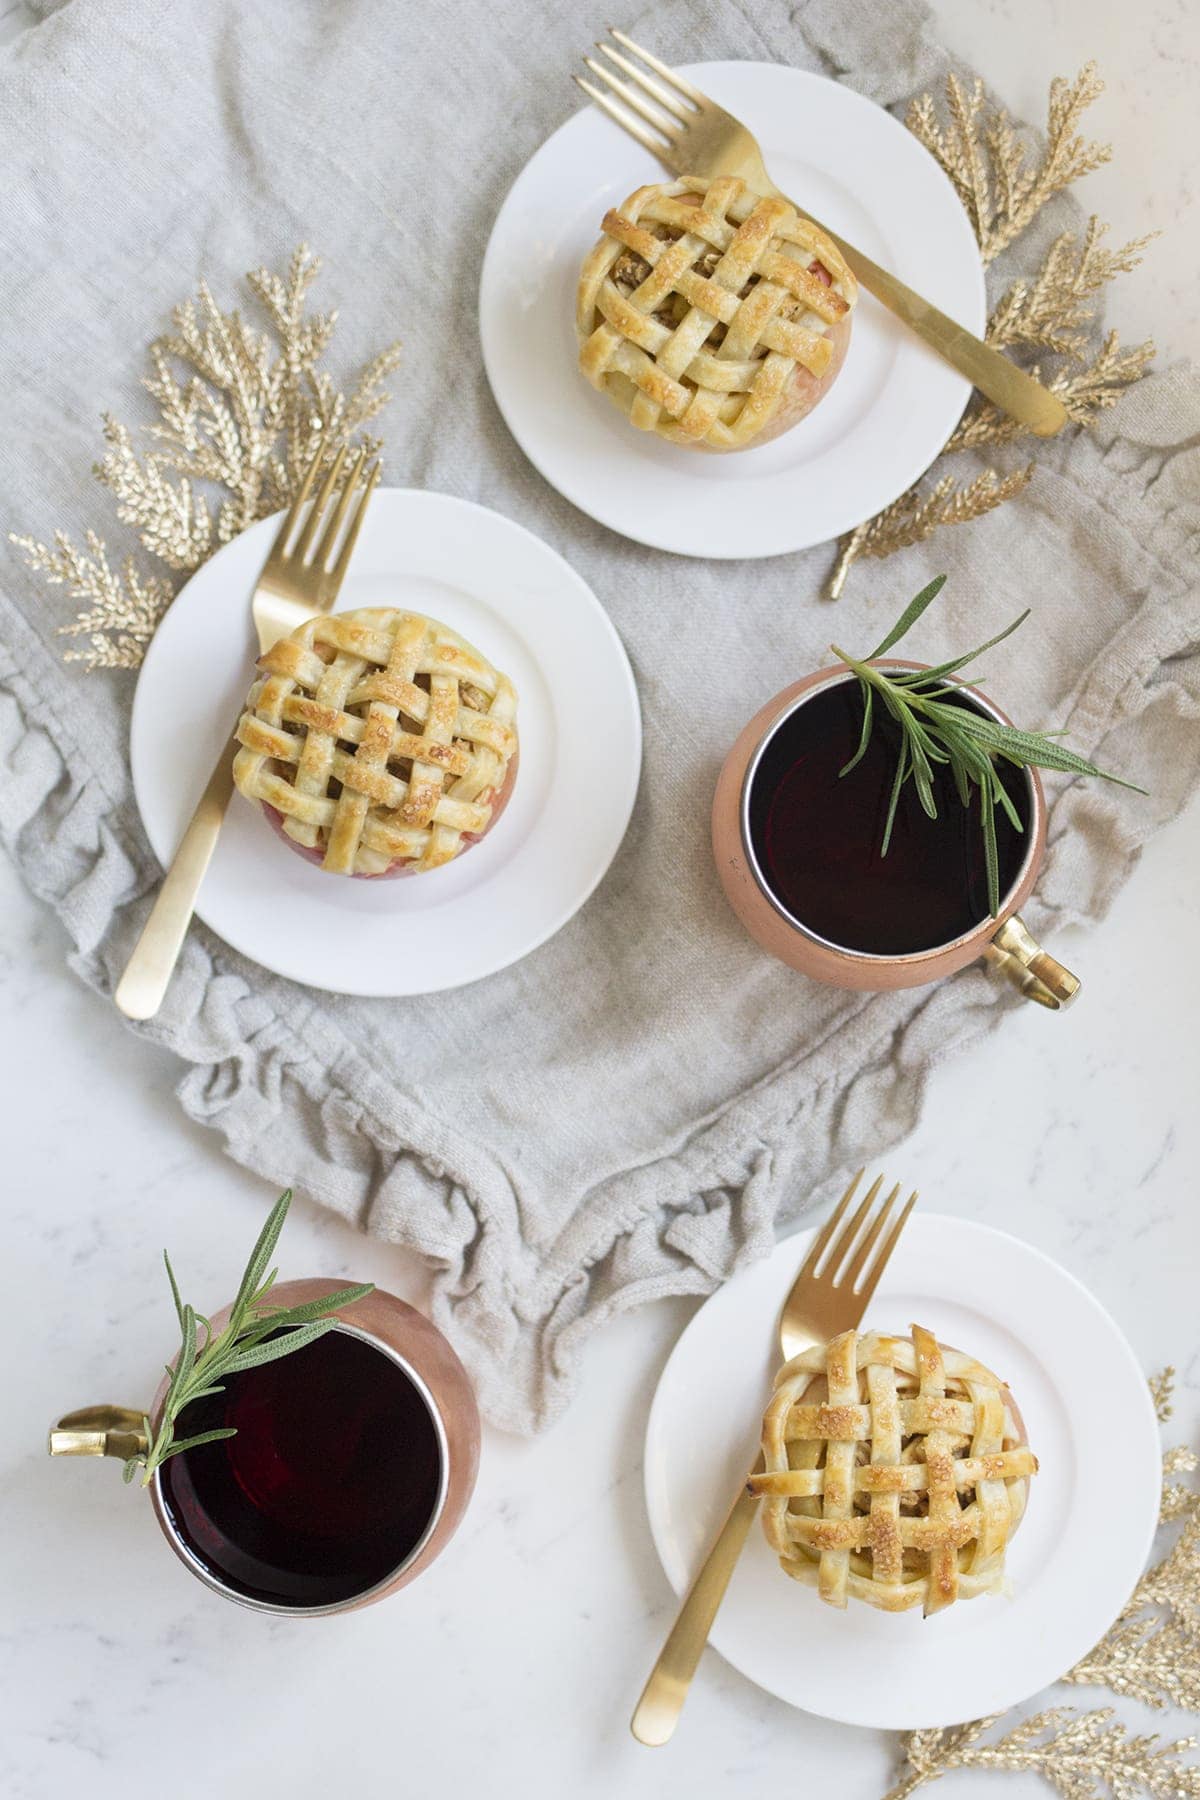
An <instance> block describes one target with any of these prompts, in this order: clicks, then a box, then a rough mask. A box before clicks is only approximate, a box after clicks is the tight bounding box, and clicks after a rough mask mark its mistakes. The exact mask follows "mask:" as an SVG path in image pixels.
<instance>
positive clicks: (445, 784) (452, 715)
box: [233, 607, 517, 875]
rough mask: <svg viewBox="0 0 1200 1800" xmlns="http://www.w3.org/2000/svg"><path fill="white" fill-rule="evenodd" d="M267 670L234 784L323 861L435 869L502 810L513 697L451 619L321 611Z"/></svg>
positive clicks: (339, 870) (250, 711) (244, 721)
mask: <svg viewBox="0 0 1200 1800" xmlns="http://www.w3.org/2000/svg"><path fill="white" fill-rule="evenodd" d="M258 667H259V671H260V673H259V679H258V680H257V681H256V682H255V683H254V686H253V687H252V688H251V690H250V694H249V697H248V699H247V702H246V709H245V711H244V713H243V714H242V718H241V721H240V723H239V725H238V732H237V736H238V743H239V746H240V748H239V750H238V753H237V755H236V757H235V758H234V765H233V775H234V781H235V782H236V784H237V786H238V788H239V790H240V791H241V792H242V793H243V794H245V795H246V796H247V798H248V799H251V800H258V801H261V802H262V803H263V805H265V806H267V807H268V808H270V809H271V811H272V813H274V814H275V815H277V816H278V818H279V820H280V822H281V829H282V830H283V832H284V833H285V835H286V836H287V837H289V838H290V839H291V840H292V841H293V842H294V843H295V844H297V845H298V846H300V847H301V848H302V849H304V850H306V851H308V852H311V853H313V854H314V856H319V858H320V860H321V864H322V867H323V868H325V869H328V870H330V871H331V872H332V873H334V874H340V875H381V874H385V873H393V872H395V871H396V870H397V869H398V868H399V869H411V870H412V871H413V872H416V871H419V870H423V869H432V868H437V867H439V866H440V865H441V864H443V863H447V862H450V861H451V860H452V859H453V858H454V857H455V856H457V855H459V854H460V852H461V851H462V850H463V849H465V848H466V847H467V846H468V845H469V844H472V843H475V842H477V841H478V839H479V838H480V837H482V836H483V834H484V833H485V832H486V831H487V830H488V828H489V826H490V825H491V824H492V823H493V822H494V819H495V818H496V816H498V811H499V807H500V803H501V801H502V799H507V794H508V790H509V788H510V786H511V776H512V772H513V769H514V768H515V763H516V752H517V733H516V704H517V701H516V693H515V691H514V689H513V685H512V683H511V682H510V681H509V679H508V677H507V676H506V675H502V674H500V673H499V671H498V670H496V669H494V668H493V667H492V665H491V664H490V663H489V662H488V661H487V660H486V658H484V657H483V656H481V655H480V653H479V651H477V650H476V649H474V647H473V646H472V645H470V644H468V643H467V642H466V640H465V639H463V638H461V637H459V636H458V634H457V633H456V632H453V631H451V630H450V629H449V627H448V626H445V625H441V624H439V623H438V622H437V621H436V620H434V619H427V618H425V617H424V616H423V615H421V614H419V613H406V612H398V611H395V610H394V609H392V608H390V607H371V608H363V609H361V610H359V611H357V612H349V613H334V614H331V615H329V614H323V613H322V614H318V616H317V617H316V618H313V619H309V620H308V621H307V622H306V623H305V624H304V625H302V626H301V627H300V629H299V630H298V631H296V632H293V633H292V635H291V636H290V637H288V638H281V639H280V641H279V642H278V643H277V644H275V645H273V646H272V648H271V649H270V650H268V651H267V652H266V654H265V655H263V656H261V657H260V658H259V661H258Z"/></svg>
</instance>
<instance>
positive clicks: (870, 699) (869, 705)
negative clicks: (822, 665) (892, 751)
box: [838, 681, 875, 775]
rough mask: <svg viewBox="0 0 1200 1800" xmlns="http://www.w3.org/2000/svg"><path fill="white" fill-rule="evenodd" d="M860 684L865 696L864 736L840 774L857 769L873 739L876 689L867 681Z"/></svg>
mask: <svg viewBox="0 0 1200 1800" xmlns="http://www.w3.org/2000/svg"><path fill="white" fill-rule="evenodd" d="M858 685H859V687H860V688H861V689H862V696H863V722H862V736H861V737H860V738H859V740H858V749H857V750H856V751H855V752H854V755H853V756H852V757H851V758H850V761H849V762H848V763H847V764H846V766H845V768H843V769H839V770H838V773H839V775H848V774H849V773H850V771H851V769H856V768H857V767H858V765H859V763H860V762H861V761H862V759H863V757H864V756H865V755H866V754H867V745H868V744H869V743H870V741H871V714H872V711H873V709H874V706H875V690H874V688H873V687H871V686H870V684H869V683H868V682H865V681H860V682H859V684H858Z"/></svg>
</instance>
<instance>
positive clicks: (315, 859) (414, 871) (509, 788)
mask: <svg viewBox="0 0 1200 1800" xmlns="http://www.w3.org/2000/svg"><path fill="white" fill-rule="evenodd" d="M519 760H520V754H519V752H517V751H514V753H513V755H512V758H511V760H510V762H509V765H508V769H507V771H506V772H505V776H504V786H503V787H502V788H501V789H500V792H499V793H498V794H497V796H496V800H495V804H494V806H493V809H492V816H491V818H490V819H489V820H488V823H487V826H486V827H485V829H484V830H483V831H478V832H476V831H464V833H463V847H462V849H461V850H460V851H459V852H458V856H456V857H454V859H453V860H454V861H455V862H457V861H458V858H459V857H460V856H465V855H466V854H467V851H468V850H471V849H473V848H474V847H475V845H476V844H481V843H482V842H483V840H484V838H485V837H486V836H487V834H488V832H489V831H491V830H492V829H493V828H494V827H495V825H496V823H497V821H498V820H499V818H500V815H501V813H502V812H503V811H504V809H505V807H506V806H507V805H508V803H509V801H510V800H511V799H512V792H513V788H514V787H515V785H516V779H517V763H518V761H519ZM259 805H260V806H261V807H262V810H263V812H264V813H265V814H266V819H267V823H268V825H270V827H271V830H272V831H273V832H274V833H275V835H276V836H277V837H278V838H280V839H281V840H282V841H283V843H285V844H286V845H287V847H288V849H289V850H294V851H295V852H296V855H297V856H302V857H303V858H304V860H305V862H310V863H315V865H316V866H317V868H318V869H319V868H321V867H322V866H323V864H324V861H325V852H324V851H323V850H321V849H318V848H317V846H316V845H315V844H313V845H309V844H298V843H297V842H296V840H295V838H292V837H289V836H288V834H287V832H286V831H285V830H284V829H283V814H282V813H281V812H280V811H279V810H278V809H277V808H276V807H274V806H271V805H269V804H268V802H267V801H266V800H260V801H259ZM426 872H427V871H426V870H424V869H419V868H418V867H417V866H416V864H415V863H411V862H395V863H393V864H392V866H391V868H390V869H381V870H380V871H379V873H378V875H368V874H359V873H358V872H357V870H356V871H355V872H354V874H352V875H351V877H350V879H351V881H402V880H403V879H404V877H405V876H406V875H424V874H425V873H426Z"/></svg>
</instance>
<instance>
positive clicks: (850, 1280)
mask: <svg viewBox="0 0 1200 1800" xmlns="http://www.w3.org/2000/svg"><path fill="white" fill-rule="evenodd" d="M899 1193H900V1183H899V1182H897V1183H896V1185H895V1187H894V1188H893V1189H892V1191H891V1193H890V1194H889V1195H888V1197H887V1199H886V1200H885V1201H884V1203H883V1205H882V1206H881V1207H880V1209H879V1212H878V1214H877V1216H876V1218H875V1220H874V1222H873V1223H872V1225H871V1229H870V1230H869V1231H868V1232H867V1234H866V1236H865V1237H864V1238H863V1241H862V1243H861V1244H860V1245H859V1246H858V1249H857V1250H856V1251H855V1253H854V1261H853V1262H852V1263H851V1264H850V1266H849V1268H847V1269H846V1270H845V1271H844V1272H843V1274H842V1282H843V1284H844V1285H845V1286H846V1287H848V1288H852V1287H853V1286H854V1284H855V1282H856V1281H857V1280H858V1278H859V1276H860V1275H861V1274H862V1272H863V1270H864V1269H865V1268H866V1266H867V1261H868V1259H869V1257H870V1254H871V1250H872V1248H873V1247H874V1245H875V1244H876V1242H877V1241H878V1238H879V1234H880V1232H881V1231H882V1230H883V1228H884V1226H885V1225H886V1224H887V1220H888V1214H889V1213H890V1212H891V1210H892V1207H893V1206H894V1205H895V1204H896V1200H897V1198H898V1196H899Z"/></svg>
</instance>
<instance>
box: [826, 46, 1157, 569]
mask: <svg viewBox="0 0 1200 1800" xmlns="http://www.w3.org/2000/svg"><path fill="white" fill-rule="evenodd" d="M1102 91H1103V83H1102V82H1101V81H1100V79H1099V77H1098V76H1097V74H1096V67H1095V64H1094V63H1088V64H1087V65H1086V67H1085V68H1083V69H1082V70H1081V71H1080V73H1079V75H1078V76H1077V77H1076V78H1075V80H1074V81H1073V82H1067V81H1063V80H1056V81H1054V82H1052V83H1051V87H1050V103H1049V114H1048V122H1047V132H1046V143H1045V147H1044V149H1042V150H1040V151H1038V152H1036V153H1035V152H1034V151H1033V150H1031V149H1030V147H1029V146H1027V145H1026V144H1025V143H1024V142H1023V141H1022V140H1021V138H1020V137H1019V136H1018V134H1017V131H1016V129H1015V128H1014V126H1013V124H1012V122H1011V120H1010V119H1009V117H1008V114H1007V113H1005V112H1003V111H1001V110H999V109H997V110H994V111H989V110H988V107H987V103H986V101H985V98H984V92H983V84H982V82H979V81H976V82H975V83H974V84H973V86H971V87H966V86H964V84H963V83H962V82H961V81H959V79H958V78H957V76H955V75H950V76H948V77H947V80H946V111H945V118H944V120H943V118H942V116H941V115H940V114H939V110H938V107H937V105H936V103H935V101H934V99H933V97H932V96H931V95H929V94H923V95H922V96H921V97H920V99H919V100H915V101H914V102H913V104H912V106H911V107H910V108H909V112H908V121H907V122H908V125H909V128H910V130H912V131H913V132H914V133H915V134H916V136H917V137H918V138H919V139H920V140H921V142H922V143H923V144H924V145H925V147H926V149H927V150H928V151H929V152H930V154H931V155H932V156H933V157H935V158H936V160H937V161H938V162H939V163H940V164H941V166H942V168H943V169H944V170H945V171H946V173H947V175H948V176H949V177H950V179H951V181H952V182H953V183H954V186H955V188H956V190H957V192H958V194H959V196H960V198H961V199H962V202H963V205H964V206H965V207H966V209H967V213H968V215H969V217H970V220H971V224H972V226H973V228H974V231H975V235H976V237H977V238H978V240H979V247H980V254H981V255H982V257H983V260H984V262H985V263H986V262H990V261H991V259H992V258H993V257H994V256H996V255H997V254H998V253H999V252H1000V251H1001V250H1003V249H1005V248H1006V247H1007V246H1008V245H1009V244H1010V243H1012V242H1013V241H1014V240H1015V239H1016V238H1017V237H1019V236H1020V234H1021V233H1022V232H1023V231H1024V230H1025V229H1026V228H1027V226H1028V225H1030V224H1031V223H1032V221H1033V220H1034V218H1036V216H1037V214H1038V213H1039V212H1040V211H1041V209H1042V208H1043V207H1044V206H1045V205H1046V203H1047V201H1049V200H1050V199H1051V198H1052V197H1053V196H1054V195H1055V194H1057V193H1059V192H1061V190H1062V189H1064V188H1066V187H1068V186H1069V185H1070V184H1071V183H1072V182H1073V181H1077V180H1078V179H1079V177H1080V176H1081V175H1086V174H1087V173H1088V172H1089V171H1090V170H1091V169H1095V168H1097V167H1099V165H1100V164H1101V163H1103V162H1107V161H1108V159H1109V156H1110V154H1111V151H1110V149H1109V147H1108V146H1107V145H1103V144H1098V143H1094V142H1091V141H1087V140H1085V139H1084V138H1083V137H1081V136H1080V134H1079V129H1078V126H1079V120H1080V116H1081V114H1082V113H1083V111H1084V110H1085V108H1086V107H1088V106H1090V105H1091V103H1092V101H1093V100H1095V99H1096V97H1097V95H1098V94H1100V93H1101V92H1102ZM1106 231H1107V227H1106V226H1104V225H1102V224H1101V222H1100V221H1099V219H1097V218H1095V217H1094V216H1093V217H1092V218H1091V219H1089V221H1088V223H1087V225H1086V227H1085V229H1084V232H1083V235H1082V238H1079V237H1077V236H1076V234H1075V233H1074V232H1063V233H1061V234H1060V235H1059V236H1058V237H1057V238H1056V239H1055V240H1054V242H1053V243H1052V244H1051V246H1050V248H1049V250H1048V251H1047V252H1046V254H1045V256H1044V257H1043V259H1042V262H1041V266H1040V267H1039V268H1038V269H1037V270H1036V271H1035V272H1034V273H1032V274H1031V275H1029V276H1026V277H1022V278H1021V279H1019V280H1017V281H1015V282H1013V283H1012V285H1011V286H1010V287H1009V288H1008V289H1007V290H1006V292H1005V293H1004V294H1003V295H1002V296H1001V298H1000V300H999V301H998V302H997V303H996V305H995V307H994V308H993V310H992V314H991V317H990V319H989V320H988V325H987V331H986V334H985V335H986V337H987V341H988V343H989V344H992V345H994V346H995V347H996V348H998V349H1004V350H1007V351H1011V352H1015V353H1017V354H1018V355H1024V356H1033V357H1040V358H1041V359H1042V360H1044V359H1045V358H1046V357H1050V358H1051V359H1053V363H1054V365H1056V366H1052V368H1051V369H1050V370H1049V371H1046V370H1044V369H1043V368H1042V366H1041V362H1040V361H1033V362H1031V363H1029V364H1028V365H1027V366H1028V367H1029V368H1030V370H1031V372H1032V373H1033V374H1035V375H1037V376H1038V377H1039V379H1041V380H1044V381H1045V382H1046V385H1047V386H1048V387H1049V388H1051V390H1052V391H1053V392H1054V393H1056V394H1058V395H1059V396H1060V397H1061V399H1062V401H1063V404H1064V405H1065V407H1066V409H1067V413H1068V415H1069V417H1070V419H1071V422H1072V423H1073V424H1074V425H1077V426H1084V427H1086V426H1090V425H1092V424H1094V422H1095V420H1096V419H1097V418H1098V417H1099V415H1100V413H1102V412H1103V411H1105V410H1106V408H1108V407H1110V406H1114V405H1115V404H1116V402H1117V401H1118V400H1119V399H1120V398H1121V396H1122V394H1124V393H1125V392H1126V391H1127V390H1128V388H1129V387H1130V386H1131V385H1132V384H1133V383H1134V382H1135V381H1137V380H1139V379H1140V377H1141V376H1142V375H1144V374H1145V372H1146V369H1147V368H1148V366H1149V364H1150V361H1151V359H1152V357H1153V355H1154V345H1153V344H1151V343H1146V344H1140V345H1138V346H1137V347H1136V348H1135V349H1132V350H1122V349H1121V346H1120V342H1119V340H1118V337H1117V334H1116V332H1115V331H1112V332H1109V333H1108V335H1107V337H1105V338H1104V339H1103V340H1102V341H1100V342H1097V341H1095V340H1094V336H1093V330H1092V328H1094V326H1095V323H1096V308H1095V307H1094V306H1093V305H1092V304H1091V301H1092V300H1093V298H1094V297H1095V296H1096V295H1098V294H1099V293H1100V292H1101V290H1102V289H1103V288H1104V287H1105V286H1106V285H1107V284H1108V283H1109V282H1110V281H1112V280H1113V279H1114V278H1115V277H1116V276H1117V275H1121V274H1126V273H1128V272H1129V270H1131V269H1134V268H1136V267H1137V265H1138V263H1139V262H1140V261H1141V260H1142V255H1143V253H1144V251H1145V249H1146V246H1147V245H1148V244H1149V243H1150V242H1151V241H1152V239H1153V237H1154V236H1155V235H1156V234H1155V233H1151V234H1149V235H1148V236H1146V237H1140V238H1134V239H1132V240H1131V241H1130V242H1129V243H1127V244H1123V245H1122V246H1121V247H1120V248H1119V249H1115V250H1113V249H1110V248H1109V247H1108V246H1107V245H1106V243H1105V242H1104V239H1105V235H1106ZM1027 435H1028V434H1027V433H1026V432H1025V431H1024V429H1023V428H1022V427H1021V426H1020V425H1018V424H1017V422H1016V421H1015V420H1014V419H1011V418H1010V417H1009V416H1008V415H1007V414H1006V413H1003V412H1001V411H1000V410H999V409H998V408H997V407H994V406H993V405H991V403H990V402H989V401H986V400H985V399H984V398H983V396H982V395H980V394H976V395H975V396H974V398H973V400H972V402H971V404H970V406H969V407H968V410H967V412H966V414H965V415H964V417H963V419H962V420H961V422H960V423H959V425H958V426H957V427H956V429H955V431H954V432H953V433H952V435H951V436H950V438H949V439H948V441H947V443H946V445H945V447H944V449H943V451H942V455H947V454H949V453H950V452H953V451H957V450H976V451H978V450H983V449H988V448H990V447H992V446H993V445H998V444H1007V443H1011V442H1012V441H1013V440H1014V439H1017V438H1021V437H1024V436H1027ZM1033 467H1034V465H1033V464H1032V463H1031V464H1029V465H1028V466H1027V467H1026V468H1024V469H1020V470H1016V471H1013V472H1010V473H1002V472H1001V471H1000V470H998V469H994V468H992V469H986V468H985V469H984V470H983V471H982V472H981V473H980V474H978V475H976V476H975V477H974V478H973V479H972V480H970V481H967V482H964V483H962V484H960V483H959V482H958V481H957V479H956V478H955V477H953V476H948V475H940V476H939V475H937V474H936V472H935V475H934V479H933V482H932V485H929V483H928V481H927V480H926V478H925V477H922V478H921V480H920V481H917V482H916V483H914V485H913V486H912V487H911V488H910V489H909V490H908V491H907V493H904V494H901V495H900V497H899V499H898V500H894V501H893V502H892V504H891V505H890V506H887V507H885V508H884V509H883V511H882V512H880V513H877V514H876V515H875V517H874V518H873V519H868V520H866V521H865V522H864V523H863V524H862V525H859V526H857V527H856V528H855V530H853V531H851V532H849V533H847V534H846V535H845V536H844V537H843V538H842V539H841V541H840V543H839V545H838V555H837V561H836V563H835V565H834V568H833V572H832V574H831V577H830V581H829V586H828V589H827V592H828V595H829V598H830V599H836V598H837V597H838V595H839V594H840V593H841V592H842V589H843V587H844V586H845V582H846V577H847V575H848V574H849V572H850V569H851V567H852V566H853V564H854V563H855V562H857V561H858V559H859V558H860V557H864V556H866V557H884V556H891V555H892V554H893V553H894V552H895V551H897V550H903V549H906V548H907V547H908V546H909V545H910V544H914V543H918V542H919V541H920V540H921V539H922V538H925V537H928V536H929V535H930V533H931V532H932V531H934V530H936V529H937V528H938V527H939V526H941V525H961V524H965V523H966V522H967V521H968V520H970V519H976V518H979V517H981V516H982V514H983V513H985V512H991V511H992V510H993V508H994V507H996V506H999V505H1001V504H1002V503H1003V501H1005V500H1008V499H1011V498H1012V497H1013V496H1014V495H1016V494H1018V493H1020V491H1021V489H1022V488H1024V487H1025V486H1026V485H1027V484H1028V481H1029V479H1030V476H1031V475H1032V473H1033ZM918 525H919V527H920V528H918Z"/></svg>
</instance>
